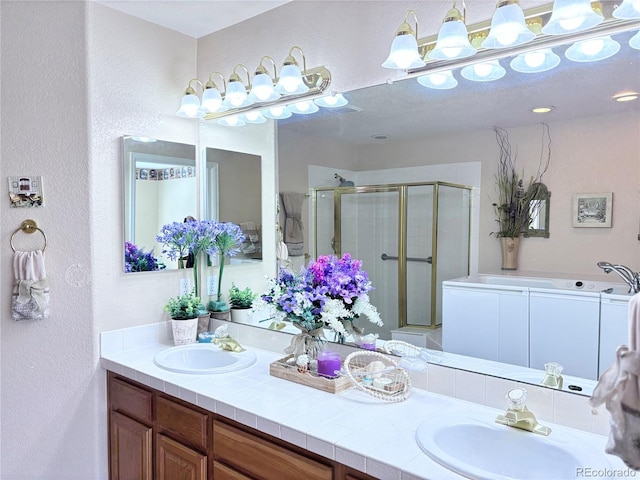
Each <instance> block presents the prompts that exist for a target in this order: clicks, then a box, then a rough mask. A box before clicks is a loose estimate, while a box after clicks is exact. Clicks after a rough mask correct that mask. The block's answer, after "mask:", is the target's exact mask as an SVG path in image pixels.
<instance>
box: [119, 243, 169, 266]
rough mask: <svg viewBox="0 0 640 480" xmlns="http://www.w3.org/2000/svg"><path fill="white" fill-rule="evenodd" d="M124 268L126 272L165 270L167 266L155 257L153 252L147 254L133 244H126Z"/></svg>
mask: <svg viewBox="0 0 640 480" xmlns="http://www.w3.org/2000/svg"><path fill="white" fill-rule="evenodd" d="M124 268H125V271H126V272H149V271H152V270H163V269H164V268H166V265H165V264H164V263H162V262H161V261H159V260H158V259H157V258H156V257H154V256H153V250H150V251H148V252H145V251H144V249H143V248H138V247H137V246H136V245H134V244H133V243H131V242H124Z"/></svg>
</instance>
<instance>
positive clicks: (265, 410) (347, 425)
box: [101, 325, 623, 480]
mask: <svg viewBox="0 0 640 480" xmlns="http://www.w3.org/2000/svg"><path fill="white" fill-rule="evenodd" d="M151 328H155V329H158V330H159V329H161V328H164V327H162V326H161V325H158V326H153V327H151ZM137 331H138V332H140V330H139V329H138V330H137ZM122 332H126V330H118V331H114V332H104V333H102V334H101V348H102V353H101V365H102V367H103V368H104V369H106V370H110V371H112V372H114V373H117V374H120V375H122V376H124V377H127V378H130V379H131V380H135V381H137V382H139V383H142V384H144V385H147V386H149V387H151V388H154V389H156V390H160V391H162V392H165V393H167V394H169V395H172V396H174V397H177V398H180V399H182V400H184V401H187V402H189V403H191V404H194V405H197V406H199V407H201V408H204V409H206V410H209V411H210V412H214V413H217V414H219V415H222V416H225V417H227V418H230V419H233V420H235V421H237V422H239V423H242V424H244V425H247V426H249V427H251V428H255V429H257V430H260V431H262V432H264V433H267V434H269V435H272V436H274V437H277V438H280V439H282V440H284V441H286V442H289V443H292V444H294V445H297V446H299V447H302V448H304V449H306V450H308V451H310V452H313V453H316V454H319V455H322V456H324V457H327V458H329V459H332V460H335V461H337V462H340V463H343V464H345V465H348V466H350V467H353V468H355V469H357V470H360V471H362V472H366V473H368V474H369V475H372V476H374V477H376V478H380V479H384V480H387V479H389V480H415V479H434V480H435V479H437V480H440V479H442V480H449V479H461V478H464V477H462V476H460V475H458V474H456V473H454V472H452V471H451V470H448V469H446V468H445V467H443V466H441V465H440V464H438V463H436V462H435V461H434V460H432V459H431V458H429V457H428V456H427V455H426V454H425V453H424V452H422V450H421V449H420V447H419V446H418V445H417V443H416V440H415V432H416V429H417V428H418V426H419V425H420V424H421V423H422V422H424V421H426V420H428V419H429V418H431V417H432V416H434V415H438V414H441V413H443V412H445V411H451V410H453V411H465V412H470V411H473V412H479V413H482V414H483V415H485V414H486V416H487V419H488V420H489V422H493V419H494V418H495V417H496V416H497V415H498V414H500V413H503V411H499V410H496V409H493V408H489V407H485V406H481V405H478V404H475V403H470V402H466V401H463V400H459V399H455V398H451V397H447V396H444V395H439V394H435V393H430V392H427V391H424V390H420V389H417V388H414V389H413V391H412V392H411V396H410V397H409V398H408V399H407V400H406V401H404V402H399V403H387V402H382V401H379V400H376V399H374V398H373V397H370V396H368V395H366V394H365V393H362V392H359V391H357V390H353V389H352V390H347V391H345V392H343V393H340V394H337V395H334V394H330V393H325V392H323V391H320V390H316V389H314V388H311V387H306V386H303V385H299V384H296V383H292V382H289V381H287V380H284V379H280V378H276V377H273V376H271V375H269V364H270V363H271V362H273V361H274V360H277V359H279V358H281V357H282V354H278V353H274V352H269V351H265V350H260V349H257V348H253V347H248V348H249V349H251V350H253V351H254V352H255V353H256V356H257V362H256V363H255V364H254V365H252V366H251V367H249V368H246V369H244V370H239V371H235V372H230V373H224V374H211V375H188V374H179V373H172V372H169V371H167V370H164V369H162V368H160V367H158V366H156V365H155V363H154V357H155V355H156V354H157V353H158V352H160V351H162V350H165V349H167V348H170V347H171V346H172V345H171V344H170V343H169V342H166V341H165V342H162V341H159V340H157V338H158V337H156V338H153V337H155V335H144V336H138V335H136V337H137V338H133V337H132V336H131V335H127V334H126V333H125V334H123V333H122ZM543 423H544V424H545V425H549V426H551V427H552V428H554V427H556V426H555V425H554V424H549V423H548V422H543ZM557 428H564V429H567V427H560V426H557ZM576 433H579V435H580V437H581V438H582V439H584V441H585V442H588V443H589V444H590V445H592V446H593V447H594V448H597V449H598V450H599V451H604V446H605V443H606V437H604V436H600V435H595V434H591V433H586V432H582V431H577V430H576ZM609 458H610V460H611V464H612V467H615V468H623V467H622V463H621V462H619V460H618V459H617V458H616V457H612V456H609Z"/></svg>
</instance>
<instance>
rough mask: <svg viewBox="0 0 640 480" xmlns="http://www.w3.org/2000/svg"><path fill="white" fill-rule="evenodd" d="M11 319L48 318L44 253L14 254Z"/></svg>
mask: <svg viewBox="0 0 640 480" xmlns="http://www.w3.org/2000/svg"><path fill="white" fill-rule="evenodd" d="M13 277H14V278H15V283H14V286H13V296H12V302H11V303H12V309H11V310H12V311H11V317H12V318H13V319H14V320H44V319H46V318H48V317H49V282H48V280H47V273H46V271H45V268H44V252H43V251H42V250H34V251H31V252H20V251H17V252H14V254H13Z"/></svg>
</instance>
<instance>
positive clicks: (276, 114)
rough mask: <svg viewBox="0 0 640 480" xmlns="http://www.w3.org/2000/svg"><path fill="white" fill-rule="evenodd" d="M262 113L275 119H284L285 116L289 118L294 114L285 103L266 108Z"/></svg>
mask: <svg viewBox="0 0 640 480" xmlns="http://www.w3.org/2000/svg"><path fill="white" fill-rule="evenodd" d="M260 113H262V115H264V116H265V117H267V118H271V119H273V120H283V119H285V118H289V117H290V116H291V115H292V114H291V112H290V111H289V109H287V107H285V106H284V105H278V106H274V107H269V108H265V109H264V110H262V111H261V112H260Z"/></svg>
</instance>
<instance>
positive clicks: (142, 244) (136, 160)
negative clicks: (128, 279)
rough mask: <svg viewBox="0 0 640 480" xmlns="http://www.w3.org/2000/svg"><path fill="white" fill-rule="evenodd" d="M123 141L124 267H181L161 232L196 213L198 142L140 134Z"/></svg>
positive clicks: (159, 268) (130, 270) (129, 270)
mask: <svg viewBox="0 0 640 480" xmlns="http://www.w3.org/2000/svg"><path fill="white" fill-rule="evenodd" d="M122 143H123V172H124V203H123V205H124V241H125V271H126V272H141V271H153V270H163V269H176V268H178V263H177V260H171V259H170V258H169V257H168V256H166V255H163V254H162V246H161V245H160V244H158V243H157V242H156V235H157V234H158V233H159V232H160V229H161V227H162V225H165V224H167V223H172V222H181V221H184V219H185V218H186V217H188V216H195V215H196V212H197V195H196V192H197V191H198V189H197V178H198V177H197V175H196V160H195V146H194V145H187V144H183V143H176V142H169V141H163V140H157V139H152V138H147V137H137V136H124V137H123V139H122Z"/></svg>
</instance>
